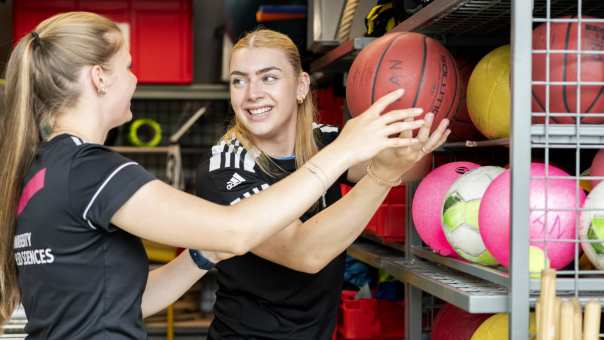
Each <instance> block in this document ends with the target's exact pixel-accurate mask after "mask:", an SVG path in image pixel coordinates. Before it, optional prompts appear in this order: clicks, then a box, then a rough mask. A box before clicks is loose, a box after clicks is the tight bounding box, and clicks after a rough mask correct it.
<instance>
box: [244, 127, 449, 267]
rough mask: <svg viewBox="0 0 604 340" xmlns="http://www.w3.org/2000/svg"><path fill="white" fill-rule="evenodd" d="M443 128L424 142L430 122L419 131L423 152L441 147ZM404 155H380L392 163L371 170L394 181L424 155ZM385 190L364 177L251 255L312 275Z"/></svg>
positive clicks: (359, 227)
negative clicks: (342, 195) (347, 191)
mask: <svg viewBox="0 0 604 340" xmlns="http://www.w3.org/2000/svg"><path fill="white" fill-rule="evenodd" d="M447 124H448V121H444V122H442V123H441V124H440V125H439V127H438V128H437V129H436V130H435V132H434V134H433V135H432V136H430V138H428V131H429V130H430V125H431V121H430V122H427V123H426V124H425V125H424V126H423V127H422V129H421V130H420V131H419V132H418V137H421V138H422V139H424V140H425V141H424V149H425V150H430V151H431V150H433V149H434V148H436V147H438V146H439V145H441V144H442V143H444V141H445V140H446V137H447V136H448V134H449V132H448V130H447V129H446V127H447ZM420 148H421V147H420ZM408 151H409V152H411V158H410V160H411V161H406V158H408V156H407V155H406V154H405V156H402V154H399V156H397V155H396V154H390V155H383V156H386V157H385V158H392V157H394V158H395V160H392V161H389V163H388V164H383V163H379V164H381V165H378V166H377V168H376V169H374V170H376V172H377V174H378V176H379V177H380V178H386V179H387V178H391V179H392V178H398V177H400V176H401V175H403V174H405V173H406V172H407V171H409V169H410V168H416V167H417V166H416V165H415V164H416V163H415V162H417V161H423V159H425V158H426V155H425V153H424V152H421V153H419V152H417V151H418V150H408ZM382 158H384V157H382ZM389 189H390V188H389V187H386V186H384V185H381V184H379V183H377V182H376V181H375V180H374V179H372V178H371V177H370V176H365V177H363V179H361V181H359V182H358V183H357V184H356V185H355V186H354V187H353V189H352V190H351V191H350V192H349V193H348V194H347V195H346V196H344V197H343V198H341V199H340V200H339V201H338V202H336V203H334V204H333V205H332V206H330V207H329V208H327V209H325V210H323V211H321V212H320V213H318V214H317V215H315V216H313V217H312V218H311V219H309V220H308V221H306V222H305V223H301V222H300V221H296V222H294V223H293V224H291V225H290V226H289V227H288V228H287V229H285V230H283V231H282V232H280V233H278V234H277V235H275V236H273V237H271V238H270V239H269V240H267V241H266V242H264V243H263V244H261V245H260V246H259V247H257V248H255V249H254V250H253V252H254V253H255V254H256V255H258V256H261V257H263V258H265V259H268V260H270V261H273V262H275V263H279V264H281V265H283V266H286V267H289V268H291V269H295V270H298V271H303V272H308V273H316V272H317V271H319V270H321V269H322V268H323V267H325V266H326V265H327V264H328V263H329V262H330V261H331V260H333V259H334V258H335V257H336V256H337V255H338V254H340V253H341V252H342V251H344V250H345V249H346V248H347V247H348V246H349V245H350V244H351V243H352V242H354V240H355V239H356V238H357V237H358V236H359V235H360V233H361V232H362V231H363V229H364V228H365V225H367V223H368V222H369V220H370V219H371V217H372V215H373V214H374V213H375V211H376V209H377V208H378V207H379V205H380V204H381V202H382V201H383V199H384V198H385V196H386V194H387V193H388V191H389Z"/></svg>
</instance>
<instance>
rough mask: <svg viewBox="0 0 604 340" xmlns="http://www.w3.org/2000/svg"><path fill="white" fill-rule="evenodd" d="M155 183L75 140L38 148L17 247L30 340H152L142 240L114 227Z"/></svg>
mask: <svg viewBox="0 0 604 340" xmlns="http://www.w3.org/2000/svg"><path fill="white" fill-rule="evenodd" d="M153 179H154V177H153V176H152V175H150V174H149V173H148V172H147V171H145V169H143V168H142V167H141V166H139V165H138V164H136V163H135V162H132V161H130V160H128V159H126V158H124V157H122V156H121V155H119V154H117V153H115V152H112V151H111V150H109V149H107V148H105V147H104V146H102V145H98V144H89V143H83V142H82V141H81V140H80V139H78V138H76V137H74V136H70V135H66V134H64V135H60V136H57V137H55V138H54V139H52V140H51V141H49V142H47V143H43V144H42V145H41V147H40V148H39V151H38V153H37V156H36V158H35V160H34V163H33V165H32V167H31V169H30V170H29V172H28V174H27V175H26V178H25V181H24V183H23V192H22V194H21V198H20V200H19V205H18V209H17V212H18V217H17V230H16V235H15V240H14V255H15V259H16V262H17V272H18V277H19V287H20V289H21V296H22V299H23V306H24V307H25V313H26V315H27V319H28V323H27V326H26V327H25V331H26V333H28V334H29V336H28V339H58V340H66V339H70V340H71V339H86V340H91V339H146V338H147V334H146V331H145V328H144V324H143V320H142V312H141V297H142V293H143V291H144V288H145V285H146V281H147V275H148V270H149V269H148V262H147V257H146V254H145V251H144V248H143V246H142V243H141V242H140V240H139V239H138V238H137V237H135V236H133V235H131V234H128V233H126V232H125V231H123V230H121V229H119V228H117V227H116V226H114V225H112V224H111V222H110V221H111V218H112V217H113V215H114V213H115V212H116V211H117V210H118V209H119V208H120V207H121V206H122V205H123V204H124V203H125V202H126V201H127V200H128V199H129V198H130V197H131V196H132V195H133V194H134V193H135V192H136V191H137V190H138V189H139V188H140V187H141V186H143V185H144V184H145V183H147V182H149V181H151V180H153Z"/></svg>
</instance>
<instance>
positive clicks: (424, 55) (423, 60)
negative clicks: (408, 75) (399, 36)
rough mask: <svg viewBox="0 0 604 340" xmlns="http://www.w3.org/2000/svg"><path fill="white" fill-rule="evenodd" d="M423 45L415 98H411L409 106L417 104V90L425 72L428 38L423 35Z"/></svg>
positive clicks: (422, 83) (422, 81)
mask: <svg viewBox="0 0 604 340" xmlns="http://www.w3.org/2000/svg"><path fill="white" fill-rule="evenodd" d="M423 43H424V46H423V52H424V53H423V56H422V69H421V75H420V76H419V84H417V89H416V90H415V98H413V104H411V107H415V106H416V105H417V99H418V98H419V91H420V90H421V88H422V85H424V74H425V73H426V59H428V58H427V54H428V38H427V37H424V41H423Z"/></svg>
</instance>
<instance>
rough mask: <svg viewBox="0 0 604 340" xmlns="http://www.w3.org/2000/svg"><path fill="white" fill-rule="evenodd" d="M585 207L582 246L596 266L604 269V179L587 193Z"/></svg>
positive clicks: (581, 231) (581, 232) (581, 233)
mask: <svg viewBox="0 0 604 340" xmlns="http://www.w3.org/2000/svg"><path fill="white" fill-rule="evenodd" d="M583 208H585V209H586V210H584V211H582V212H581V218H580V221H581V230H580V237H581V247H582V248H583V251H584V252H585V255H587V257H588V258H589V260H590V261H591V263H592V264H593V265H594V267H596V268H598V269H604V181H602V182H600V183H599V184H598V185H596V187H595V188H593V190H592V191H591V192H590V193H589V195H587V199H586V200H585V204H584V205H583ZM590 241H592V242H590ZM593 241H601V242H593Z"/></svg>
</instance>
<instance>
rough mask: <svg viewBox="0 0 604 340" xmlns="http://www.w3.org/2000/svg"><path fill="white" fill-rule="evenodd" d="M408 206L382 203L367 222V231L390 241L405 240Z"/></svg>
mask: <svg viewBox="0 0 604 340" xmlns="http://www.w3.org/2000/svg"><path fill="white" fill-rule="evenodd" d="M405 210H406V206H405V205H404V204H392V203H387V204H382V205H381V206H380V207H379V208H378V210H377V211H376V213H375V215H373V217H372V218H371V220H370V221H369V223H368V224H367V229H366V230H367V232H369V233H371V234H373V235H375V236H378V237H379V238H381V239H383V240H384V241H388V242H402V241H404V240H405V223H406V219H407V217H406V214H405Z"/></svg>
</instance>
